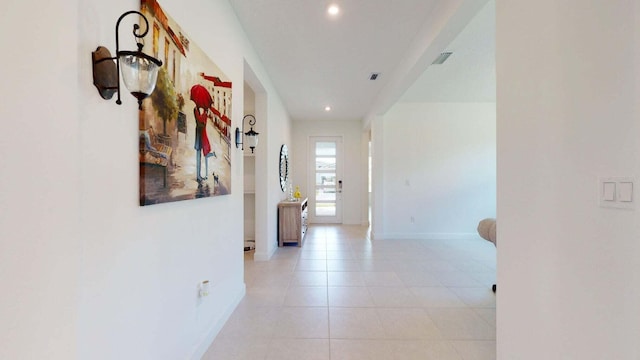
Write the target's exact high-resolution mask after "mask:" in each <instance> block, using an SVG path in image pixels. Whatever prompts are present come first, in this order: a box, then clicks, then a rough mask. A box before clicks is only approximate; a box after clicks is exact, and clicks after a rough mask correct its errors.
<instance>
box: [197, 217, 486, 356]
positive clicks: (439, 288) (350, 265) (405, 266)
mask: <svg viewBox="0 0 640 360" xmlns="http://www.w3.org/2000/svg"><path fill="white" fill-rule="evenodd" d="M367 235H368V234H367V228H365V227H360V226H339V225H322V226H320V225H312V226H311V227H310V228H309V232H308V233H307V236H306V240H305V242H304V245H303V247H302V248H298V247H283V248H279V249H278V250H277V252H276V254H275V255H274V257H273V258H272V260H271V261H268V262H254V261H253V260H251V259H252V253H250V252H247V253H245V283H246V285H247V295H246V296H245V298H244V299H243V300H242V302H241V303H240V305H239V306H238V308H237V309H236V310H235V312H234V313H233V314H232V315H231V317H230V319H229V321H228V322H227V323H226V325H225V326H224V328H223V329H222V330H221V332H220V334H219V335H218V337H217V338H216V340H215V341H214V343H213V344H212V345H211V347H210V348H209V350H208V351H207V353H206V354H205V356H204V357H203V359H205V360H242V359H247V360H248V359H251V360H255V359H265V360H276V359H277V360H287V359H296V360H299V359H304V360H316V359H317V360H328V359H331V360H344V359H360V360H364V359H367V360H376V359H380V360H390V359H402V360H410V359H420V360H424V359H437V360H493V359H495V357H496V351H495V337H496V335H495V334H496V329H495V315H496V309H495V295H494V294H493V293H492V291H491V285H492V284H493V283H494V282H495V269H496V260H495V247H494V246H493V244H491V243H489V242H487V241H484V240H482V239H480V238H479V237H478V238H477V239H475V240H447V241H442V240H397V241H393V240H385V241H371V240H369V239H368V237H367Z"/></svg>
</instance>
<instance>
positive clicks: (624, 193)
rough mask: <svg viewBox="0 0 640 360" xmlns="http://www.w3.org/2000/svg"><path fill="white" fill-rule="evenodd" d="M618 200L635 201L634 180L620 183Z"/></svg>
mask: <svg viewBox="0 0 640 360" xmlns="http://www.w3.org/2000/svg"><path fill="white" fill-rule="evenodd" d="M618 201H620V202H633V182H622V181H621V182H619V183H618Z"/></svg>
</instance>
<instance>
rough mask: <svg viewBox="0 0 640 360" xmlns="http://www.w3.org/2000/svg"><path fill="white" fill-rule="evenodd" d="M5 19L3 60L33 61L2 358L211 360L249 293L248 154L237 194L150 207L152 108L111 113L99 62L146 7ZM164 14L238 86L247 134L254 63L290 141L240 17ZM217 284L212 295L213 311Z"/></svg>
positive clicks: (11, 199) (16, 87)
mask: <svg viewBox="0 0 640 360" xmlns="http://www.w3.org/2000/svg"><path fill="white" fill-rule="evenodd" d="M5 5H6V7H5V9H6V10H7V11H5V12H4V13H3V21H2V22H1V23H2V25H1V26H2V30H3V31H2V33H3V35H2V37H1V41H2V46H3V48H5V49H12V51H14V52H15V53H16V54H19V55H16V56H11V57H6V59H5V62H4V63H3V65H4V66H3V67H2V69H3V70H1V71H2V75H3V80H4V81H3V84H4V85H3V86H2V88H1V90H0V91H1V92H2V98H3V106H2V107H1V110H0V111H1V114H2V117H1V118H2V122H3V123H4V125H5V126H4V128H5V129H6V131H3V132H2V135H0V136H1V141H0V144H1V145H0V146H1V147H2V150H4V153H5V154H11V156H5V157H3V159H2V160H1V161H2V168H3V174H5V176H3V177H2V179H1V180H0V185H2V186H1V187H0V188H2V189H3V190H2V196H1V199H2V207H1V209H2V210H0V211H2V214H1V216H0V221H1V222H2V224H1V225H2V226H0V229H1V230H0V231H1V234H0V239H1V241H2V243H1V244H2V247H1V249H0V269H1V271H0V284H2V288H3V293H4V294H5V295H4V296H2V297H1V298H2V300H0V304H1V305H2V306H0V323H2V324H4V326H2V327H0V338H2V339H3V341H2V346H0V358H3V359H5V358H6V359H27V358H29V359H31V358H33V359H36V358H37V359H45V358H46V359H74V358H81V359H130V358H131V359H133V358H135V359H186V358H194V359H196V358H199V355H200V354H202V353H203V352H204V351H205V350H206V349H207V347H208V345H209V344H210V342H211V340H212V339H213V337H214V336H215V334H216V333H217V331H218V330H219V329H220V328H221V326H222V325H223V323H224V321H225V318H226V316H228V315H229V314H230V312H231V311H232V310H233V308H234V306H235V305H236V303H237V302H238V301H239V300H240V298H241V297H242V296H243V294H244V281H243V251H242V247H241V246H239V244H241V243H242V227H243V204H242V199H243V194H242V192H243V191H242V189H243V187H242V183H243V182H242V154H241V152H240V151H239V150H238V151H232V154H231V157H232V171H233V173H232V181H233V183H232V190H233V194H232V195H229V196H221V197H215V198H206V199H199V200H191V201H181V202H176V203H168V204H162V205H153V206H147V207H139V206H138V200H137V198H138V163H137V162H138V159H137V147H138V145H137V143H138V139H137V126H138V121H137V115H138V114H137V106H136V101H135V99H134V98H133V97H131V96H130V95H128V94H126V93H125V94H123V104H122V106H118V105H116V104H115V101H114V100H111V101H105V100H102V99H101V98H100V97H99V95H98V93H97V91H96V90H95V88H94V87H93V85H92V78H91V62H90V60H89V59H90V56H91V54H90V53H91V51H93V50H95V48H96V47H97V46H98V45H104V46H107V47H108V48H110V50H111V51H112V52H113V51H115V39H114V35H113V32H114V27H115V22H116V20H117V18H118V16H119V15H120V14H122V13H123V12H125V11H127V10H130V9H137V8H139V2H137V1H132V0H114V1H109V2H98V1H53V2H47V3H46V4H40V5H38V11H37V12H34V11H33V9H32V8H31V7H30V5H29V4H27V3H23V2H18V1H12V2H11V3H10V4H5ZM161 5H162V6H163V7H164V8H165V10H166V11H167V12H168V13H169V15H170V16H172V17H173V18H174V19H175V20H176V21H177V22H178V23H180V24H181V26H182V28H183V30H184V31H185V32H186V34H187V35H188V36H190V37H191V40H192V41H193V42H195V43H197V44H198V45H199V46H200V47H201V48H202V49H203V50H204V51H205V52H206V53H208V54H209V55H210V57H211V58H212V59H213V60H214V61H215V62H216V64H217V65H218V66H219V67H220V68H221V69H222V70H223V71H224V72H225V73H226V75H228V76H229V77H230V78H231V79H232V81H233V83H234V107H233V110H232V111H233V114H232V119H233V127H234V128H235V126H237V125H239V122H240V119H241V118H242V104H243V82H244V79H243V73H244V63H245V59H246V62H247V63H250V64H251V67H252V69H253V70H254V72H255V76H256V77H257V78H258V79H259V81H260V82H261V83H262V84H263V85H264V88H265V89H266V92H267V93H268V101H267V103H268V107H269V113H270V114H274V116H273V117H271V118H270V121H269V124H270V126H271V125H273V126H274V127H275V128H276V131H278V132H281V133H282V135H280V136H285V137H286V136H290V135H289V134H290V133H289V132H287V129H288V127H289V125H288V122H289V119H288V116H287V114H286V112H285V110H284V107H283V106H282V104H281V103H280V101H279V98H278V96H277V94H275V92H274V91H273V88H272V86H271V85H270V81H269V79H268V77H267V76H266V72H265V71H264V69H263V68H262V66H261V64H260V61H259V59H258V57H257V55H256V54H255V53H254V52H253V50H252V49H251V47H250V45H249V44H248V42H247V40H246V37H245V35H244V32H243V31H242V29H241V27H240V25H239V24H238V22H237V20H236V18H235V14H234V12H233V11H232V9H231V7H230V6H229V4H228V3H227V2H226V1H222V0H220V1H204V0H188V1H178V0H166V1H163V2H162V3H161ZM123 24H124V22H123ZM125 27H128V26H124V25H123V26H122V28H121V40H122V39H125V38H127V39H128V38H129V37H130V28H127V29H125ZM25 29H29V30H28V31H29V33H30V34H31V35H30V36H33V39H38V41H37V44H36V43H34V42H32V41H25V39H24V36H19V35H18V33H17V32H18V31H25ZM237 104H239V105H237ZM234 148H235V147H233V149H234ZM265 156H267V155H265ZM268 156H269V157H268V158H267V159H265V160H266V161H269V162H273V163H276V162H277V156H273V155H272V154H269V155H268ZM271 157H273V158H271ZM274 182H275V181H274ZM271 196H272V195H271ZM273 208H274V209H275V207H273ZM273 213H275V211H273ZM265 217H266V215H265ZM273 222H274V224H275V220H273ZM274 226H275V225H274ZM205 279H208V280H210V281H211V282H212V289H211V290H212V291H211V295H210V296H209V297H206V298H204V299H198V297H197V295H196V294H197V285H198V283H199V282H200V281H202V280H205Z"/></svg>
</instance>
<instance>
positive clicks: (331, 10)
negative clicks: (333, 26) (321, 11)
mask: <svg viewBox="0 0 640 360" xmlns="http://www.w3.org/2000/svg"><path fill="white" fill-rule="evenodd" d="M327 12H328V13H329V15H331V16H336V15H338V14H339V13H340V8H339V7H338V5H336V4H332V5H330V6H329V8H328V9H327Z"/></svg>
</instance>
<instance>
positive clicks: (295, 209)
mask: <svg viewBox="0 0 640 360" xmlns="http://www.w3.org/2000/svg"><path fill="white" fill-rule="evenodd" d="M307 226H308V224H307V199H306V198H305V199H302V200H300V201H281V202H280V203H278V246H284V244H285V243H297V244H298V246H302V242H303V241H304V235H305V234H306V233H307Z"/></svg>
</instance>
